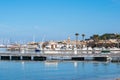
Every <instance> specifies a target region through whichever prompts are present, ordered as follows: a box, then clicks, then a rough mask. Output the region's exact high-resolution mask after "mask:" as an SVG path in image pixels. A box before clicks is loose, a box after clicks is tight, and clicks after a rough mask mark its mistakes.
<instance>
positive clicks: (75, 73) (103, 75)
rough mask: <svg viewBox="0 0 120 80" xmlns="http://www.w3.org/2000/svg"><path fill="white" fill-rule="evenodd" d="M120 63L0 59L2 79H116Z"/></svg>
mask: <svg viewBox="0 0 120 80" xmlns="http://www.w3.org/2000/svg"><path fill="white" fill-rule="evenodd" d="M116 78H120V63H111V62H85V61H84V62H79V61H77V62H76V61H38V62H36V61H0V80H116Z"/></svg>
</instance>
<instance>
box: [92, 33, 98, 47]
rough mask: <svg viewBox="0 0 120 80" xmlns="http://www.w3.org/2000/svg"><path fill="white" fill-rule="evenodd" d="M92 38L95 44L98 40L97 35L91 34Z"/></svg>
mask: <svg viewBox="0 0 120 80" xmlns="http://www.w3.org/2000/svg"><path fill="white" fill-rule="evenodd" d="M93 40H94V42H95V44H96V46H97V44H98V41H99V35H97V34H95V35H93Z"/></svg>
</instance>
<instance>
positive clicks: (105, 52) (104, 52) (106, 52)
mask: <svg viewBox="0 0 120 80" xmlns="http://www.w3.org/2000/svg"><path fill="white" fill-rule="evenodd" d="M101 53H102V54H110V50H102V51H101Z"/></svg>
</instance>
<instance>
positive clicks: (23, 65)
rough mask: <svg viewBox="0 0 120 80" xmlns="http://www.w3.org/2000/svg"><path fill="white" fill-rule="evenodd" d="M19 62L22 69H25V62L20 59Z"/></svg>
mask: <svg viewBox="0 0 120 80" xmlns="http://www.w3.org/2000/svg"><path fill="white" fill-rule="evenodd" d="M21 64H22V70H25V62H24V61H22V62H21Z"/></svg>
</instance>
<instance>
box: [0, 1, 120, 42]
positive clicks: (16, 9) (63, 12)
mask: <svg viewBox="0 0 120 80" xmlns="http://www.w3.org/2000/svg"><path fill="white" fill-rule="evenodd" d="M76 32H78V33H79V34H82V33H84V34H86V37H89V36H91V35H93V34H103V33H120V0H0V39H12V40H32V37H33V36H35V38H36V40H37V41H41V40H42V39H43V37H44V40H63V39H66V38H67V37H68V36H70V37H71V39H75V36H74V34H75V33H76ZM79 39H81V36H80V37H79Z"/></svg>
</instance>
